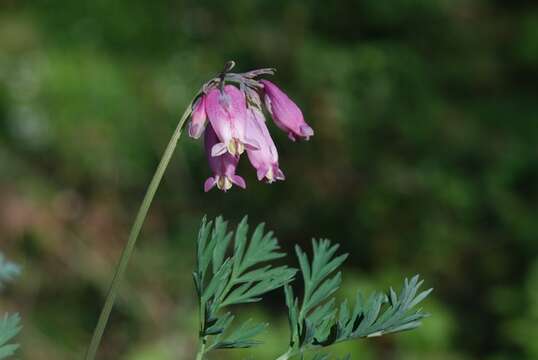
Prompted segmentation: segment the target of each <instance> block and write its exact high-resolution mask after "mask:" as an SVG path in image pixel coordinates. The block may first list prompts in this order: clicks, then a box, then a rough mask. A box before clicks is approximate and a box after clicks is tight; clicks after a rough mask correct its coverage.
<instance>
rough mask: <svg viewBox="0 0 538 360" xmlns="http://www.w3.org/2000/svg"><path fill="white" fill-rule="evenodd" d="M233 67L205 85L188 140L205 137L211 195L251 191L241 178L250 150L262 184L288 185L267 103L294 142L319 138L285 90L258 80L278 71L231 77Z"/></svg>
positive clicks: (196, 102)
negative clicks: (244, 158)
mask: <svg viewBox="0 0 538 360" xmlns="http://www.w3.org/2000/svg"><path fill="white" fill-rule="evenodd" d="M233 65H234V63H233V62H230V63H228V64H227V66H226V68H225V70H224V71H223V72H222V73H221V74H219V76H218V77H216V78H214V79H212V80H210V81H209V82H208V83H207V84H205V85H204V87H203V89H202V92H201V94H200V96H199V97H198V98H197V100H196V101H195V102H194V105H193V108H192V113H191V121H190V123H189V135H190V136H191V137H193V138H195V139H198V138H200V137H201V136H202V134H203V135H204V143H205V150H206V155H207V158H208V161H209V167H210V168H211V171H212V172H213V176H211V177H210V178H208V179H207V180H206V181H205V184H204V190H205V191H206V192H207V191H209V190H211V189H212V188H213V187H215V186H217V188H219V189H220V190H223V191H227V190H229V189H230V188H231V187H232V186H233V185H237V186H239V187H241V188H245V187H246V183H245V180H244V179H243V178H242V177H241V176H239V175H237V174H236V169H237V164H238V163H239V159H240V156H241V155H242V154H243V153H244V152H245V151H246V153H247V157H248V159H249V161H250V163H251V164H252V166H253V167H254V168H255V169H256V173H257V177H258V180H260V181H262V180H265V181H266V182H268V183H271V182H273V181H275V180H284V178H285V177H284V173H283V172H282V170H281V169H280V166H279V164H278V151H277V149H276V146H275V143H274V141H273V139H272V138H271V134H270V133H269V130H268V128H267V125H266V123H265V115H264V113H263V105H262V100H263V104H264V105H265V108H266V109H267V112H268V113H269V114H270V115H271V117H272V118H273V120H274V122H275V124H276V125H277V126H278V127H279V128H280V129H282V130H283V131H285V132H286V133H287V134H288V137H289V138H290V139H291V140H293V141H295V139H296V138H304V139H306V140H308V139H309V138H310V136H313V135H314V130H313V129H312V128H311V127H310V126H308V124H307V123H306V122H305V120H304V118H303V114H302V112H301V110H300V109H299V107H298V106H297V105H296V104H295V103H294V102H293V101H292V100H291V99H290V98H289V97H288V96H287V95H286V94H285V93H284V92H283V91H282V90H280V89H279V88H278V87H277V86H276V85H275V84H273V83H272V82H270V81H268V80H258V79H256V78H257V77H258V76H260V75H272V74H274V70H273V69H259V70H253V71H249V72H246V73H242V74H237V73H231V72H230V70H231V69H232V67H233Z"/></svg>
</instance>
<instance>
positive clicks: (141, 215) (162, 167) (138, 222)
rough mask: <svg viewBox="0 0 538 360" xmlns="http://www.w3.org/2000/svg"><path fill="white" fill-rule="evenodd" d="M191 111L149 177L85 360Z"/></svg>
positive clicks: (98, 337)
mask: <svg viewBox="0 0 538 360" xmlns="http://www.w3.org/2000/svg"><path fill="white" fill-rule="evenodd" d="M191 111H192V101H191V102H190V103H189V105H188V106H187V109H186V110H185V112H184V113H183V115H182V116H181V118H180V120H179V122H178V124H177V127H176V129H175V130H174V133H173V134H172V137H171V138H170V141H169V142H168V145H167V146H166V150H165V151H164V154H163V156H162V158H161V161H160V162H159V165H158V167H157V170H156V171H155V174H154V175H153V178H152V179H151V182H150V184H149V186H148V188H147V190H146V195H144V199H143V200H142V204H141V205H140V208H139V210H138V213H137V214H136V218H135V221H134V223H133V226H132V228H131V231H130V233H129V239H128V240H127V243H126V244H125V247H124V249H123V252H122V254H121V257H120V260H119V262H118V266H117V267H116V271H115V273H114V277H113V278H112V282H111V284H110V288H109V290H108V294H107V297H106V300H105V304H104V306H103V309H102V310H101V315H100V316H99V320H98V321H97V325H96V327H95V330H94V332H93V336H92V340H91V343H90V346H89V347H88V351H87V353H86V358H85V359H86V360H94V359H95V356H96V354H97V350H98V349H99V344H100V343H101V339H102V337H103V333H104V331H105V328H106V325H107V323H108V319H109V317H110V312H111V311H112V307H113V306H114V302H115V301H116V297H117V295H118V289H119V286H120V284H121V280H122V279H123V276H124V274H125V271H126V269H127V265H128V264H129V260H130V259H131V255H132V254H133V250H134V248H135V245H136V241H137V240H138V236H139V235H140V230H141V229H142V225H143V224H144V221H145V220H146V216H147V214H148V211H149V208H150V206H151V203H152V202H153V198H154V197H155V193H156V192H157V189H158V188H159V185H160V184H161V181H162V178H163V176H164V173H165V171H166V168H167V167H168V164H169V163H170V159H171V158H172V155H173V154H174V150H175V149H176V146H177V143H178V141H179V138H180V137H181V133H182V131H183V127H184V125H185V122H186V121H187V118H188V117H189V115H190V114H191Z"/></svg>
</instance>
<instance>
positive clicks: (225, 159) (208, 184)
mask: <svg viewBox="0 0 538 360" xmlns="http://www.w3.org/2000/svg"><path fill="white" fill-rule="evenodd" d="M219 141H220V140H219V138H218V137H217V134H216V133H215V131H214V130H213V128H212V127H211V126H208V127H207V128H206V129H205V136H204V143H205V149H206V155H207V160H208V161H209V167H210V168H211V171H212V172H213V176H212V177H209V178H208V179H207V180H206V181H205V183H204V190H205V192H208V191H209V190H211V189H212V188H213V187H215V185H217V188H219V189H220V190H223V191H228V190H229V189H230V188H231V187H232V185H233V184H235V185H237V186H239V187H240V188H243V189H244V188H246V186H247V185H246V183H245V180H244V179H243V178H242V177H241V176H239V175H236V174H235V170H236V168H237V164H238V163H239V157H236V156H233V155H231V154H229V153H227V152H225V153H224V154H222V155H219V156H213V155H212V154H211V151H212V149H213V147H214V146H215V144H217V143H218V142H219Z"/></svg>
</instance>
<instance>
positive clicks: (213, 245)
mask: <svg viewBox="0 0 538 360" xmlns="http://www.w3.org/2000/svg"><path fill="white" fill-rule="evenodd" d="M232 240H233V252H232V254H230V255H229V256H228V255H227V251H228V249H229V247H230V244H231V242H232ZM283 256H285V254H284V253H281V252H279V246H278V243H277V240H276V239H275V237H274V236H273V233H272V232H265V231H264V225H263V224H260V225H258V226H257V227H256V229H255V230H254V232H253V234H252V236H251V237H250V239H249V238H248V224H247V217H245V218H243V220H242V221H241V223H240V224H239V225H238V226H237V229H236V230H235V233H232V232H228V230H227V223H226V222H225V221H224V220H223V219H222V218H221V217H218V218H217V219H216V220H215V221H214V223H213V222H211V221H209V222H208V221H206V220H205V219H204V220H203V221H202V225H201V227H200V231H199V234H198V243H197V257H196V270H195V271H194V273H193V278H194V284H195V288H196V293H197V294H198V299H199V306H200V309H201V320H200V336H201V338H202V340H203V341H205V342H209V343H208V344H207V351H209V350H212V349H231V348H245V347H251V346H254V345H257V344H258V343H259V342H258V341H257V340H255V337H256V336H257V335H258V334H259V333H260V332H261V331H263V330H264V329H265V328H266V326H267V324H252V323H251V321H247V322H245V323H244V324H242V325H241V326H239V327H238V328H236V329H235V330H234V329H231V324H232V322H233V319H234V317H233V315H231V314H230V313H229V312H227V313H224V314H222V310H223V309H224V308H226V307H228V306H230V305H236V304H242V303H251V302H256V301H259V300H261V296H262V295H263V294H265V293H267V292H269V291H272V290H274V289H277V288H280V287H282V286H284V285H286V284H288V283H289V282H290V281H292V280H293V278H294V276H295V273H296V272H297V271H296V270H295V269H292V268H289V267H287V266H279V267H274V266H272V265H270V264H267V262H269V261H271V260H275V259H278V258H281V257H283ZM264 264H265V265H264ZM210 337H211V338H210Z"/></svg>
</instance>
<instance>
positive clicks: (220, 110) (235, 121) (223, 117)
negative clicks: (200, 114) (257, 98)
mask: <svg viewBox="0 0 538 360" xmlns="http://www.w3.org/2000/svg"><path fill="white" fill-rule="evenodd" d="M205 108H206V113H207V116H208V117H209V121H210V122H211V126H212V127H213V129H214V130H215V133H216V134H217V136H218V138H219V139H220V142H218V143H216V144H215V145H214V146H213V148H212V149H211V154H212V155H213V156H218V155H222V154H224V153H226V152H229V153H230V154H231V155H241V154H242V153H243V151H244V150H245V148H249V149H257V148H258V147H259V145H258V143H257V142H256V141H254V140H252V139H248V138H247V137H246V136H245V127H246V122H247V103H246V98H245V94H244V93H243V92H242V91H240V90H239V89H238V88H237V87H235V86H233V85H226V86H224V90H223V91H222V92H221V90H220V89H218V88H213V89H211V90H209V92H208V93H207V99H206V102H205Z"/></svg>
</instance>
